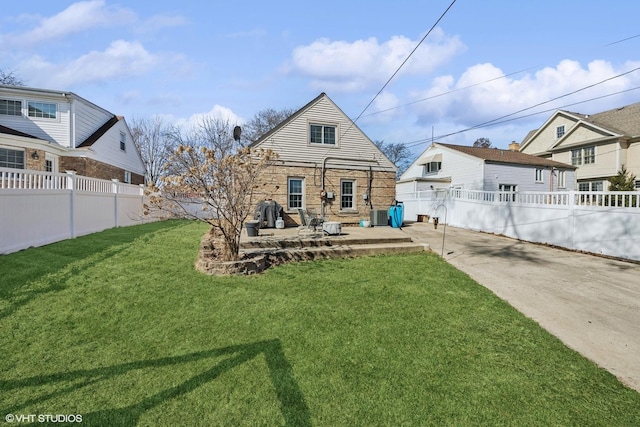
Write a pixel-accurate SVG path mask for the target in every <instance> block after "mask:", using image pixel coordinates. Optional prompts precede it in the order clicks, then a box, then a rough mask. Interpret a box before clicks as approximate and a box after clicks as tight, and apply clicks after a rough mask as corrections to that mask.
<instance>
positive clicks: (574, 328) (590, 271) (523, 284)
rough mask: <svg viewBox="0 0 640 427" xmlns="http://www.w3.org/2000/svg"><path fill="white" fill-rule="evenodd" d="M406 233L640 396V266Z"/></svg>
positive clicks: (509, 243) (467, 236) (411, 227)
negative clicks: (639, 393)
mask: <svg viewBox="0 0 640 427" xmlns="http://www.w3.org/2000/svg"><path fill="white" fill-rule="evenodd" d="M381 228H382V227H380V229H381ZM387 228H388V227H387ZM402 232H403V233H406V234H407V235H409V236H411V237H412V238H413V239H415V240H417V241H419V242H423V243H427V244H429V245H430V247H431V249H432V250H433V251H434V252H436V253H437V254H442V255H443V257H444V259H445V260H447V261H448V262H449V263H450V264H452V265H453V266H455V267H456V268H458V269H459V270H462V271H464V272H465V273H467V274H468V275H469V276H471V277H472V278H473V279H474V280H476V281H477V282H479V283H481V284H482V285H483V286H485V287H486V288H488V289H490V290H491V291H493V292H494V293H495V294H496V295H498V296H499V297H500V298H502V299H503V300H506V301H507V302H509V303H510V304H511V305H512V306H513V307H514V308H516V309H517V310H519V311H520V312H522V313H523V314H524V315H526V316H527V317H529V318H531V319H533V320H535V321H536V322H538V323H539V324H540V325H541V326H542V327H543V328H545V329H546V330H547V331H549V332H550V333H552V334H553V335H555V336H556V337H558V338H559V339H561V340H562V341H563V342H564V343H565V344H566V345H568V346H569V347H571V348H572V349H574V350H576V351H578V352H579V353H580V354H582V355H583V356H585V357H587V358H589V359H590V360H592V361H594V362H595V363H597V364H598V365H599V366H601V367H603V368H605V369H607V370H608V371H609V372H611V373H612V374H614V375H615V376H616V377H618V378H619V379H620V381H622V382H623V383H625V384H626V385H628V386H630V387H632V388H634V389H636V390H638V391H640V265H638V264H635V263H628V262H622V261H617V260H612V259H607V258H602V257H598V256H593V255H586V254H581V253H576V252H570V251H564V250H560V249H555V248H551V247H547V246H544V245H537V244H532V243H525V242H520V241H518V240H514V239H510V238H506V237H501V236H496V235H492V234H486V233H478V232H473V231H469V230H463V229H459V228H454V227H444V226H442V224H440V225H439V226H438V229H437V230H436V229H434V227H433V224H427V223H413V224H408V225H405V226H404V227H403V228H402ZM443 237H444V239H443ZM443 240H444V247H443Z"/></svg>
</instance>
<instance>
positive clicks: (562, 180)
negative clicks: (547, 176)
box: [558, 171, 567, 188]
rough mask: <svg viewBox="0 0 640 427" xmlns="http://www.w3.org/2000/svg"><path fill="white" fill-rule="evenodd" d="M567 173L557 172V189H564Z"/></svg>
mask: <svg viewBox="0 0 640 427" xmlns="http://www.w3.org/2000/svg"><path fill="white" fill-rule="evenodd" d="M566 186H567V171H558V188H566Z"/></svg>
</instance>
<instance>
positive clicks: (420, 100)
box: [356, 34, 640, 120]
mask: <svg viewBox="0 0 640 427" xmlns="http://www.w3.org/2000/svg"><path fill="white" fill-rule="evenodd" d="M637 37H640V34H637V35H634V36H631V37H626V38H624V39H621V40H617V41H614V42H611V43H608V44H605V45H603V46H602V47H607V46H612V45H614V44H617V43H622V42H625V41H628V40H631V39H634V38H637ZM536 67H538V65H535V66H531V67H528V68H525V69H522V70H520V71H514V72H511V73H507V74H503V75H502V76H499V77H494V78H492V79H489V80H485V81H483V82H480V83H475V84H472V85H468V86H464V87H461V88H456V89H453V90H450V91H448V92H442V93H439V94H437V95H433V96H429V97H427V98H422V99H419V100H416V101H412V102H409V103H406V104H402V105H398V106H395V107H390V108H387V109H384V110H380V111H374V112H373V113H369V114H366V115H362V113H360V116H358V118H360V117H370V116H374V115H376V114H381V113H386V112H388V111H392V110H396V109H399V108H403V107H407V106H409V105H414V104H418V103H420V102H424V101H429V100H431V99H434V98H438V97H441V96H444V95H449V94H451V93H455V92H459V91H461V90H465V89H469V88H472V87H476V86H481V85H483V84H486V83H491V82H492V81H495V80H500V79H503V78H506V77H509V76H512V75H515V74H520V73H523V72H525V71H529V70H532V69H534V68H536ZM376 96H377V95H376ZM374 99H375V98H374ZM372 102H373V101H372ZM370 104H371V103H369V105H370ZM367 107H368V106H367ZM363 113H364V111H363ZM356 120H357V119H356Z"/></svg>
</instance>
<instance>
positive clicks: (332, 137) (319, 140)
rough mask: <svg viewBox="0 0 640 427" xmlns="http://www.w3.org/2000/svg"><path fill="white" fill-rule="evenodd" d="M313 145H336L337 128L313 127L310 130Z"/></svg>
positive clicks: (310, 140)
mask: <svg viewBox="0 0 640 427" xmlns="http://www.w3.org/2000/svg"><path fill="white" fill-rule="evenodd" d="M309 142H310V143H311V144H326V145H336V127H335V126H327V125H311V127H310V129H309Z"/></svg>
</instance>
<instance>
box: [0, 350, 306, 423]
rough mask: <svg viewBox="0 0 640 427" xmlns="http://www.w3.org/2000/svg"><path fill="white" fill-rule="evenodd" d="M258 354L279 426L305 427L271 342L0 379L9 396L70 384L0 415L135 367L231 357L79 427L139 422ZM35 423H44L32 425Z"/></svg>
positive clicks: (285, 365)
mask: <svg viewBox="0 0 640 427" xmlns="http://www.w3.org/2000/svg"><path fill="white" fill-rule="evenodd" d="M260 354H262V355H264V358H265V360H266V363H267V367H268V369H269V376H270V380H271V383H272V384H273V386H274V389H275V392H276V395H277V397H278V400H279V401H280V410H281V412H282V415H283V417H284V419H285V424H286V425H288V426H310V425H311V416H310V413H309V408H308V407H307V404H306V402H305V400H304V396H303V394H302V392H301V390H300V388H299V386H298V383H297V382H296V380H295V378H294V376H293V369H292V368H291V365H290V364H289V362H288V361H287V359H286V357H285V355H284V352H283V350H282V344H281V342H280V340H277V339H275V340H268V341H258V342H255V343H251V344H245V345H237V346H230V347H225V348H220V349H213V350H207V351H201V352H195V353H190V354H186V355H182V356H173V357H163V358H159V359H153V360H143V361H138V362H131V363H124V364H121V365H114V366H109V367H104V368H96V369H85V370H78V371H73V372H65V373H57V374H52V375H44V376H36V377H31V378H26V379H22V380H13V381H0V390H3V392H4V393H11V390H16V389H20V388H23V387H41V386H46V385H52V386H53V385H55V384H56V383H69V382H73V383H74V384H73V385H71V386H69V387H66V388H62V389H58V390H56V391H55V392H52V393H48V394H45V395H42V396H39V397H35V398H32V399H29V400H27V401H25V402H22V403H21V404H18V405H15V406H13V407H8V408H2V409H1V410H0V412H1V413H3V414H11V413H20V411H21V410H23V409H26V408H28V407H33V406H36V407H37V406H42V404H43V403H45V402H46V401H48V400H49V399H52V398H55V397H58V396H62V395H65V394H68V393H71V392H73V391H75V390H78V389H81V388H83V387H85V386H88V385H90V384H93V383H96V382H100V381H105V380H109V379H110V378H115V377H118V376H120V375H126V374H127V373H129V372H131V371H134V370H136V369H144V368H153V367H162V366H172V365H179V364H182V363H189V362H193V361H197V360H201V359H207V358H214V357H220V356H225V355H229V356H231V357H229V358H228V359H225V360H223V361H220V362H218V363H217V364H216V365H214V366H212V367H211V368H210V369H208V370H206V371H205V372H202V373H200V374H198V375H195V376H193V377H191V378H189V379H187V380H186V381H184V382H182V383H181V384H178V385H176V386H174V387H169V388H166V389H164V390H161V391H159V392H158V393H156V394H154V395H152V396H149V397H146V398H143V399H142V400H140V401H139V402H137V403H135V404H132V405H129V406H126V407H123V408H111V409H105V410H102V411H96V412H91V413H82V425H85V426H87V425H88V426H106V425H108V426H132V425H136V424H137V423H138V422H139V421H140V417H141V416H142V415H143V414H144V413H145V412H146V411H148V410H150V409H152V408H154V407H157V406H159V405H161V404H162V403H163V402H165V401H167V400H169V399H173V398H176V397H178V396H181V395H184V394H186V393H189V392H191V391H193V390H195V389H197V388H198V387H200V386H203V385H205V384H206V383H208V382H210V381H213V380H215V379H216V378H218V377H219V376H220V375H222V374H224V373H225V372H228V371H231V370H232V369H233V368H235V367H237V366H240V365H242V364H243V363H246V362H248V361H249V360H251V359H253V358H255V357H256V356H258V355H260ZM34 425H35V424H34ZM37 425H48V424H42V423H38V424H37ZM52 425H54V424H52Z"/></svg>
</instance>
